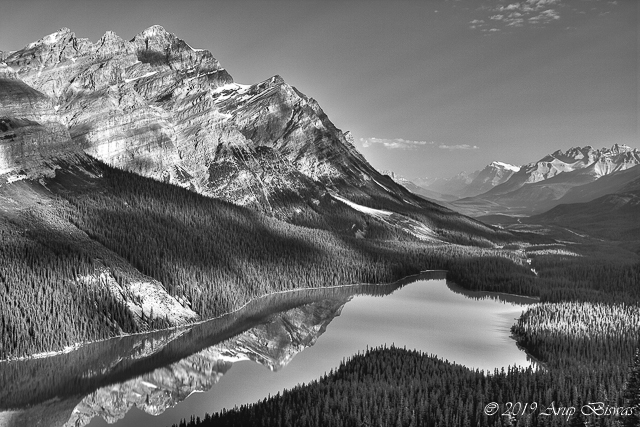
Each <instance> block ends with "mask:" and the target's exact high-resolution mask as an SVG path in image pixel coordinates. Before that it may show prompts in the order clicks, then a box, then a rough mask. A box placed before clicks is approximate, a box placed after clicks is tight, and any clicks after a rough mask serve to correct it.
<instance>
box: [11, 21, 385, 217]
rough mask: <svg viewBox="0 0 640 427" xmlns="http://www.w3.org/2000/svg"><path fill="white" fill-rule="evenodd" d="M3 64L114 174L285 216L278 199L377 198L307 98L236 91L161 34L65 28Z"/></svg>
mask: <svg viewBox="0 0 640 427" xmlns="http://www.w3.org/2000/svg"><path fill="white" fill-rule="evenodd" d="M6 62H7V64H8V65H9V66H10V67H11V68H13V69H14V70H16V72H17V73H18V75H19V76H20V77H21V78H22V79H23V80H24V81H25V82H26V83H27V84H28V85H30V86H31V87H33V88H35V89H37V90H38V91H41V92H43V93H44V94H46V95H47V96H48V97H49V98H50V99H51V100H52V101H51V102H52V103H53V105H54V108H55V109H56V110H57V111H58V114H59V116H60V119H61V121H62V123H64V124H65V125H67V126H68V129H69V132H70V135H71V138H72V139H73V142H74V143H75V145H76V146H78V147H81V148H82V149H83V150H84V151H85V152H86V153H88V154H90V155H92V156H95V157H97V158H98V159H100V160H102V161H105V162H107V163H109V164H111V165H114V166H117V167H121V168H124V169H128V170H131V171H133V172H136V173H140V174H143V175H145V176H150V177H153V178H156V179H161V180H164V181H168V182H173V183H176V184H179V185H182V186H185V187H189V188H191V189H193V190H195V191H198V192H200V193H203V194H206V195H210V196H214V197H221V198H224V199H227V200H229V201H232V202H234V203H239V204H242V205H249V206H252V207H255V208H257V209H259V210H263V211H266V212H269V213H272V214H281V216H285V217H286V216H287V212H286V209H285V207H284V206H283V205H284V203H283V202H282V201H283V200H290V199H297V200H305V199H309V198H314V199H318V198H320V197H321V196H322V195H323V194H325V193H326V190H325V188H324V187H325V186H328V187H329V188H336V187H340V186H342V187H343V188H344V187H347V188H346V190H345V191H347V192H350V193H352V195H353V196H354V197H356V198H357V197H363V196H368V193H370V192H372V191H373V192H377V193H384V192H385V189H384V188H383V187H382V186H381V185H378V184H376V182H374V181H375V180H372V179H371V176H372V175H373V176H377V175H378V174H377V172H376V171H375V170H374V169H373V168H371V167H370V166H369V164H368V163H367V162H366V160H365V159H364V158H363V157H362V156H361V155H360V154H359V153H358V152H357V151H356V149H355V148H354V146H353V144H352V141H350V140H349V138H350V135H349V134H348V133H346V134H345V133H343V132H341V131H340V130H339V129H337V128H336V127H335V126H334V125H333V124H332V123H331V121H330V120H329V119H328V118H327V116H326V114H325V113H324V112H323V111H322V109H321V108H320V106H319V105H318V103H317V102H316V101H315V100H313V99H312V98H308V97H306V96H305V95H303V94H302V93H300V92H299V91H297V90H296V89H295V88H293V87H292V86H290V85H288V84H286V83H285V82H284V80H283V79H282V78H281V77H279V76H275V77H272V78H270V79H268V80H266V81H264V82H261V83H258V84H255V85H251V86H249V85H239V84H235V83H233V79H232V78H231V76H230V75H229V74H228V73H227V72H226V70H225V69H224V68H222V67H221V65H220V63H219V62H218V61H217V60H216V59H215V58H214V57H213V56H212V55H211V53H210V52H208V51H206V50H202V49H193V48H192V47H190V46H189V45H188V44H187V43H186V42H184V41H183V40H181V39H179V38H177V37H176V36H175V35H173V34H170V33H168V32H167V31H165V30H164V29H163V28H162V27H160V26H153V27H150V28H148V29H146V30H144V31H143V32H141V33H140V34H138V35H136V36H135V37H134V38H133V39H132V40H131V41H125V40H123V39H121V38H120V37H118V36H117V35H116V34H114V33H112V32H107V33H106V34H105V35H104V36H103V37H102V38H101V39H100V40H99V41H98V42H97V43H91V42H90V41H88V40H87V39H82V38H78V37H76V36H75V34H74V33H73V32H71V31H70V30H69V29H67V28H63V29H60V30H59V31H57V32H55V33H53V34H51V35H48V36H46V37H44V38H42V39H40V40H38V41H37V42H34V43H31V44H29V45H28V46H26V47H25V48H24V49H22V50H20V51H17V52H14V53H12V54H11V55H8V57H7V58H6ZM354 189H356V190H355V191H354ZM357 189H362V191H361V192H359V191H358V190H357Z"/></svg>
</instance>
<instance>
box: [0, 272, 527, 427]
mask: <svg viewBox="0 0 640 427" xmlns="http://www.w3.org/2000/svg"><path fill="white" fill-rule="evenodd" d="M534 302H536V300H535V299H533V298H526V297H518V296H511V295H504V294H494V293H488V292H468V291H466V290H464V289H462V288H460V287H458V286H457V285H455V284H452V283H448V282H447V281H446V280H445V272H425V273H422V274H421V275H418V276H412V277H409V278H406V279H403V280H401V281H399V282H396V283H393V284H388V285H354V286H346V287H340V288H328V289H315V290H303V291H296V292H287V293H281V294H274V295H270V296H267V297H264V298H260V299H257V300H254V301H252V302H251V303H249V304H248V305H247V306H245V307H244V308H242V309H241V310H238V311H236V312H234V313H231V314H229V315H226V316H223V317H221V318H218V319H214V320H211V321H207V322H202V323H200V324H198V325H194V326H190V327H186V328H181V329H173V330H166V331H160V332H156V333H149V334H141V335H134V336H128V337H121V338H117V339H112V340H108V341H103V342H99V343H94V344H90V345H87V346H83V347H82V348H80V349H78V350H77V351H73V352H70V353H67V354H62V355H57V356H54V357H48V358H43V359H33V360H25V361H13V362H4V363H0V381H2V383H3V384H5V385H8V386H5V389H4V390H2V391H0V411H1V412H0V426H23V425H33V426H36V425H42V426H63V425H65V424H66V425H77V426H81V425H89V426H92V427H96V426H106V425H115V426H136V427H143V426H146V425H153V426H161V425H171V424H173V423H177V422H179V421H180V419H182V418H187V419H188V418H189V417H190V416H191V415H192V414H193V415H196V416H200V417H203V416H204V413H205V412H209V413H211V412H215V411H218V410H220V409H222V408H232V407H233V406H235V405H241V404H244V403H250V402H255V401H257V400H261V399H263V398H265V397H267V396H268V395H269V394H276V393H278V392H281V391H282V390H283V389H285V388H292V387H293V386H295V385H297V384H299V383H304V382H309V381H313V380H315V379H317V378H319V377H320V376H322V375H323V374H325V373H326V372H329V371H330V370H331V369H335V368H336V367H338V365H339V364H340V362H341V361H342V360H344V359H345V358H348V357H349V356H351V355H353V354H356V353H358V352H363V351H365V350H366V349H367V347H375V346H381V345H385V344H386V345H387V346H390V345H392V344H393V345H395V346H398V347H406V348H408V349H418V350H420V351H423V352H425V353H429V354H434V355H437V356H438V357H440V358H442V359H446V360H449V361H450V362H455V363H458V364H462V365H465V366H468V367H470V368H473V369H482V370H489V371H493V370H494V369H500V368H503V367H505V368H506V367H507V366H513V365H519V366H529V365H530V364H531V363H532V362H530V361H529V360H528V358H527V355H526V354H525V353H524V352H523V351H521V350H519V349H518V347H517V346H516V343H515V341H514V340H513V339H511V338H510V327H511V325H512V324H513V323H514V322H515V319H516V318H518V317H519V316H520V314H521V313H522V311H523V310H525V309H526V305H528V304H531V303H534ZM113 423H115V424H113Z"/></svg>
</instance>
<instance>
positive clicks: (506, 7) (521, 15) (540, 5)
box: [469, 0, 562, 32]
mask: <svg viewBox="0 0 640 427" xmlns="http://www.w3.org/2000/svg"><path fill="white" fill-rule="evenodd" d="M491 3H492V4H490V5H487V4H485V5H483V6H481V7H480V8H479V9H478V11H481V12H482V13H484V14H486V16H485V17H484V19H481V18H477V19H474V20H472V21H470V22H469V24H471V25H470V27H469V28H471V29H479V30H481V31H483V32H498V31H500V29H501V27H500V24H503V25H504V28H505V29H506V28H511V29H513V28H519V27H524V26H525V25H526V24H530V25H534V26H540V25H547V24H550V23H551V22H553V21H556V20H558V19H560V12H559V11H558V7H561V6H562V4H561V0H523V1H517V2H510V3H507V4H505V2H498V0H493V1H492V2H491ZM485 19H488V20H490V21H492V22H493V23H494V24H497V25H498V27H496V25H492V27H493V28H488V26H487V25H486V23H485Z"/></svg>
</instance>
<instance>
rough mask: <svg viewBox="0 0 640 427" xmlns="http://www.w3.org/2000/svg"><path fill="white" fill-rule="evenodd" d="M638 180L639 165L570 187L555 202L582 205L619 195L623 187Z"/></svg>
mask: <svg viewBox="0 0 640 427" xmlns="http://www.w3.org/2000/svg"><path fill="white" fill-rule="evenodd" d="M638 178H640V165H638V166H633V167H631V168H629V169H623V170H619V171H616V172H612V173H610V174H609V175H605V176H603V177H601V178H599V179H597V180H595V181H593V182H590V183H587V184H584V185H580V186H577V187H572V188H570V189H569V191H567V193H566V194H565V195H564V196H562V197H561V198H560V199H558V200H557V203H558V204H568V203H584V202H590V201H591V200H594V199H597V198H599V197H602V196H605V195H607V194H613V193H619V192H622V191H624V189H625V187H628V186H630V185H631V186H632V185H633V181H635V180H637V179H638Z"/></svg>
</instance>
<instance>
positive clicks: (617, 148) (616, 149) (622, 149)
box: [609, 144, 638, 155]
mask: <svg viewBox="0 0 640 427" xmlns="http://www.w3.org/2000/svg"><path fill="white" fill-rule="evenodd" d="M609 151H610V152H611V154H614V155H615V154H622V153H629V152H638V149H637V148H632V147H629V146H628V145H626V144H614V145H613V146H612V147H611V149H610V150H609Z"/></svg>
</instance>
